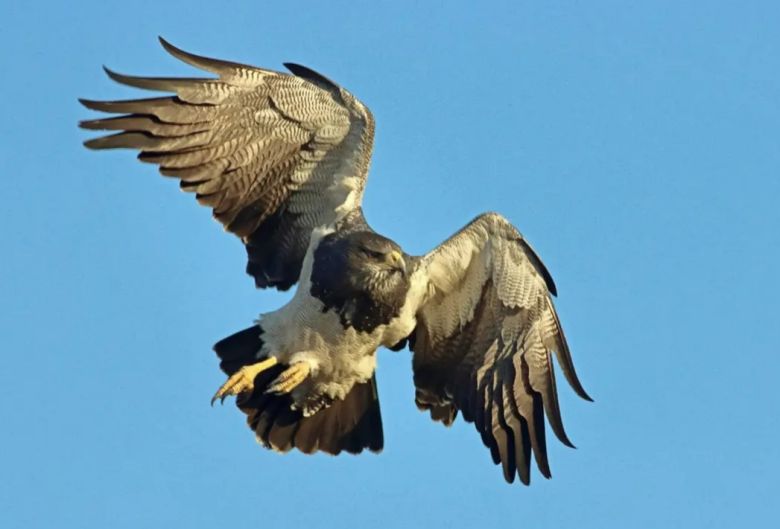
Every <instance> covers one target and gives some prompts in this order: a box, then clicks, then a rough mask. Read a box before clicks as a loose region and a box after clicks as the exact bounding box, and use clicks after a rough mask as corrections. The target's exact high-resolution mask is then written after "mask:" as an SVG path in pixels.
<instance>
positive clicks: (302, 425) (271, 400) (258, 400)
mask: <svg viewBox="0 0 780 529" xmlns="http://www.w3.org/2000/svg"><path fill="white" fill-rule="evenodd" d="M262 334H263V330H262V329H261V328H260V327H259V326H257V325H255V326H252V327H250V328H248V329H244V330H243V331H239V332H237V333H235V334H233V335H231V336H228V337H227V338H225V339H223V340H220V341H219V342H217V343H216V344H215V345H214V351H216V353H217V356H219V358H220V364H219V367H220V368H221V369H222V370H223V371H224V372H225V373H227V374H228V375H232V374H233V373H235V372H236V371H238V370H239V369H240V368H241V367H242V366H245V365H249V364H253V363H255V362H257V361H258V360H257V356H256V353H257V351H259V350H260V348H261V347H262V346H263V340H262ZM287 367H288V366H286V365H283V364H277V365H275V366H273V367H272V368H271V369H268V370H267V371H264V372H262V373H260V374H259V375H257V378H255V387H254V390H253V391H252V393H251V394H243V395H240V396H239V397H238V399H236V405H237V406H238V408H239V409H240V410H241V411H243V412H244V413H246V414H247V423H248V424H249V427H250V428H252V430H253V431H254V432H255V437H257V440H258V441H259V442H261V443H262V444H263V446H265V447H266V448H271V449H273V450H277V451H280V452H287V451H289V450H291V449H293V448H297V449H298V450H300V451H301V452H304V453H306V454H312V453H314V452H316V451H317V450H322V451H323V452H327V453H328V454H333V455H338V454H339V453H340V452H341V451H342V450H344V451H347V452H349V453H351V454H359V453H360V452H362V451H363V449H364V448H368V449H369V450H371V451H372V452H380V451H381V450H382V447H383V446H384V434H383V432H382V416H381V413H380V410H379V396H378V394H377V389H376V376H374V377H372V378H371V380H369V381H367V382H364V383H362V384H356V385H355V386H354V387H353V388H352V390H351V391H350V392H349V393H348V394H347V396H346V397H345V398H344V400H336V401H334V402H332V403H331V404H330V406H328V407H326V408H323V409H321V410H320V411H318V412H317V413H315V414H314V415H311V416H309V417H304V416H303V414H302V413H301V412H300V411H299V410H294V409H293V408H292V399H291V398H290V396H289V395H269V394H266V393H265V390H266V388H267V387H268V385H269V384H270V383H271V382H272V381H273V380H274V379H275V378H276V377H277V376H278V375H279V374H280V373H281V372H282V371H284V370H285V369H286V368H287Z"/></svg>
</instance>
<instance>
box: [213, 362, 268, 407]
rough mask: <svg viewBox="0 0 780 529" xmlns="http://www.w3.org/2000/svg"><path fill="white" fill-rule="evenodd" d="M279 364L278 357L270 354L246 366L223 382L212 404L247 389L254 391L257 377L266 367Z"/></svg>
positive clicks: (223, 400)
mask: <svg viewBox="0 0 780 529" xmlns="http://www.w3.org/2000/svg"><path fill="white" fill-rule="evenodd" d="M276 364H277V360H276V358H274V357H273V356H269V357H268V358H266V359H265V360H263V361H261V362H257V363H256V364H251V365H248V366H244V367H242V368H241V369H239V370H238V371H236V372H235V373H233V374H232V375H230V377H229V378H228V379H227V381H226V382H225V383H224V384H222V385H221V386H220V387H219V389H218V390H217V392H216V393H214V396H213V397H211V405H212V406H213V405H214V401H215V400H217V399H220V400H221V402H225V399H226V398H227V397H228V396H230V395H238V394H239V393H243V392H245V391H252V389H253V388H254V387H255V377H256V376H257V375H258V374H260V373H262V372H263V371H265V370H266V369H268V368H270V367H272V366H274V365H276Z"/></svg>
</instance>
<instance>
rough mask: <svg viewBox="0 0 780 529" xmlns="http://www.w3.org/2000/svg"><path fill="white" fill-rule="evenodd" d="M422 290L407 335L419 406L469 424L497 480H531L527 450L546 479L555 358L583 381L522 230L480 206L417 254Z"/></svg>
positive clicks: (574, 380) (559, 429) (555, 420)
mask: <svg viewBox="0 0 780 529" xmlns="http://www.w3.org/2000/svg"><path fill="white" fill-rule="evenodd" d="M420 266H421V270H422V273H423V274H425V277H424V279H423V280H425V281H427V283H428V284H427V293H426V295H425V296H424V299H423V301H422V302H421V305H420V307H419V309H418V311H417V327H416V328H415V330H414V332H413V334H412V336H410V349H411V350H412V352H413V360H412V365H413V371H414V383H415V387H416V403H417V406H418V408H420V409H422V410H429V411H430V414H431V418H432V419H433V420H436V421H441V422H443V423H444V424H445V425H449V424H451V423H452V421H453V420H454V419H455V417H456V416H457V414H458V412H460V413H461V414H462V415H463V418H464V420H466V421H467V422H473V423H474V424H475V426H476V428H477V430H478V431H479V433H480V434H481V436H482V440H483V442H484V444H485V446H487V447H488V448H489V449H490V452H491V455H492V457H493V461H494V463H495V464H501V465H502V468H503V472H504V478H505V479H506V481H507V482H510V483H511V482H513V481H514V478H515V475H517V476H519V478H520V481H521V482H523V483H524V484H526V485H528V484H529V483H530V460H531V454H533V457H534V459H535V460H536V463H537V466H538V468H539V471H540V472H541V474H542V475H544V476H545V477H547V478H549V477H550V476H551V473H550V467H549V463H548V458H547V447H546V439H545V420H544V417H545V416H546V417H547V421H548V422H549V424H550V427H551V429H552V431H553V433H555V435H556V437H558V439H559V440H560V441H561V442H562V443H563V444H565V445H567V446H571V447H573V444H572V443H571V441H569V438H568V436H567V435H566V432H565V430H564V428H563V421H562V419H561V413H560V408H559V405H558V396H557V390H556V385H555V373H554V369H553V362H552V356H553V354H555V356H556V357H557V361H558V364H559V366H560V367H561V369H562V371H563V373H564V375H565V377H566V379H567V381H568V382H569V384H570V385H571V386H572V388H573V389H574V391H575V392H576V393H577V395H579V396H580V397H582V398H583V399H586V400H592V399H591V398H590V396H588V394H587V393H586V392H585V390H584V389H583V387H582V384H581V383H580V381H579V379H578V377H577V374H576V372H575V370H574V364H573V363H572V359H571V353H570V351H569V347H568V344H567V343H566V338H565V336H564V334H563V330H562V328H561V325H560V322H559V320H558V315H557V313H556V311H555V307H554V305H553V302H552V298H551V293H552V291H553V290H554V286H553V284H552V279H551V278H550V274H549V273H548V272H547V270H546V269H545V268H544V265H543V264H542V262H541V260H540V259H539V258H538V256H537V255H536V253H534V252H533V250H532V249H531V247H530V246H529V245H528V244H527V243H526V241H525V239H524V238H523V237H522V235H521V234H520V233H519V232H518V231H517V230H516V229H515V228H514V227H513V226H512V225H511V224H510V223H509V222H508V221H507V220H506V219H505V218H503V217H502V216H501V215H498V214H496V213H486V214H483V215H481V216H479V217H477V218H476V219H474V220H473V221H472V222H471V223H469V224H468V225H467V226H466V227H464V228H463V229H462V230H460V231H459V232H458V233H456V234H455V235H454V236H452V237H451V238H450V239H448V240H447V241H445V242H444V243H442V244H441V245H440V246H438V247H437V248H436V249H435V250H433V251H432V252H430V253H429V254H427V255H426V256H424V257H423V258H422V261H421V265H420Z"/></svg>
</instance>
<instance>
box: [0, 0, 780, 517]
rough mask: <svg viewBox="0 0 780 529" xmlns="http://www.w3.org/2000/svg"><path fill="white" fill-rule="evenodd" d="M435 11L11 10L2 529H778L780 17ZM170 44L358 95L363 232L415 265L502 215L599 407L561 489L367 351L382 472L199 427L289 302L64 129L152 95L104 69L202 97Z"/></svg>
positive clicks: (3, 162) (4, 44)
mask: <svg viewBox="0 0 780 529" xmlns="http://www.w3.org/2000/svg"><path fill="white" fill-rule="evenodd" d="M419 4H422V3H418V2H414V3H412V2H399V1H393V2H373V3H371V4H370V7H369V3H368V2H365V3H360V5H359V3H358V2H354V1H338V2H334V1H328V2H289V3H288V2H271V3H268V2H241V3H239V4H236V5H234V6H233V7H229V8H228V7H222V5H223V4H222V3H215V2H197V1H187V2H165V3H162V2H160V3H158V2H149V1H134V2H122V3H118V4H116V5H110V3H107V2H97V1H85V2H80V3H77V4H74V3H64V2H33V3H26V2H13V1H12V2H5V3H3V6H2V8H0V14H1V15H2V16H1V17H0V47H1V48H2V50H3V52H2V54H0V64H1V65H2V74H3V81H2V82H1V83H0V96H1V97H0V105H1V106H2V119H0V130H1V131H2V142H0V173H2V179H3V183H4V184H3V206H2V208H0V248H2V259H0V299H2V300H3V303H2V305H1V306H0V336H2V339H3V350H4V351H3V357H4V361H3V367H2V370H0V393H1V394H2V397H3V398H2V399H1V400H2V404H0V424H1V425H2V426H0V428H2V435H1V436H0V473H1V474H2V479H1V480H0V526H2V527H28V528H39V527H40V528H48V527H79V528H105V527H111V528H137V527H163V526H164V525H168V526H171V527H187V528H201V527H203V528H207V527H208V528H215V527H233V526H236V525H239V524H240V525H241V527H307V526H308V527H318V528H320V527H324V528H331V527H333V528H335V527H349V526H361V527H409V526H417V527H432V528H435V527H446V528H448V529H455V528H458V527H475V526H476V525H475V524H477V523H479V524H484V525H482V526H483V527H491V526H498V525H499V524H501V525H502V526H504V527H533V528H545V527H555V528H559V527H572V526H576V527H579V528H583V529H584V528H591V527H593V528H604V527H619V528H625V527H643V528H654V527H659V528H661V527H663V528H668V527H686V528H689V527H737V526H739V525H743V526H744V525H746V524H753V525H755V526H767V524H769V520H771V519H775V520H776V518H777V511H778V509H777V500H776V494H777V491H778V480H777V475H778V473H780V456H778V452H779V450H778V441H780V424H778V413H777V409H778V406H779V405H780V397H778V390H777V380H778V375H780V347H779V346H780V339H779V338H778V334H779V333H778V324H777V321H776V318H777V317H778V312H779V311H778V302H777V300H778V298H779V297H780V287H779V285H778V279H777V278H778V273H777V266H778V265H777V261H778V257H780V235H779V232H780V213H778V210H779V209H780V208H779V206H778V200H779V199H780V183H778V177H779V176H780V143H778V141H780V140H779V138H780V103H779V101H780V68H778V66H780V62H778V61H779V59H778V58H779V57H780V32H778V23H780V7H778V4H777V3H776V2H769V1H767V2H758V1H757V2H749V3H743V4H749V5H740V6H739V7H736V6H737V3H736V2H680V1H653V2H625V1H617V0H614V1H609V2H607V1H596V2H545V3H544V4H545V6H544V7H540V6H539V5H538V4H539V3H538V2H533V3H532V2H503V3H500V2H480V3H479V5H480V7H478V8H476V7H473V6H474V5H476V2H449V1H448V2H426V3H425V5H424V6H423V5H419ZM225 5H227V4H225ZM361 6H365V7H361ZM157 35H163V36H165V37H166V38H168V39H169V40H171V42H173V43H174V44H176V45H178V46H181V47H183V48H184V49H187V50H190V51H193V52H196V53H200V54H205V55H211V56H216V57H221V58H226V59H233V60H238V61H242V62H249V63H253V64H258V65H263V66H268V67H272V68H277V67H281V63H282V62H283V61H294V62H300V63H303V64H306V65H309V66H311V67H313V68H315V69H317V70H319V71H321V72H323V73H325V74H326V75H328V76H329V77H331V78H332V79H334V80H336V81H338V82H340V83H341V84H343V85H344V86H346V87H348V88H349V89H350V90H351V91H352V92H353V93H355V94H356V95H357V96H358V97H360V98H361V99H362V100H363V101H364V102H365V103H366V104H367V105H369V106H370V108H371V109H372V110H373V112H374V114H375V116H376V120H377V123H378V129H377V137H376V149H375V156H374V162H373V166H372V171H371V177H370V179H369V185H368V189H367V194H366V198H365V204H364V205H365V209H366V212H367V216H368V218H369V220H370V221H371V222H372V224H373V225H374V227H375V228H376V229H378V230H379V231H381V232H383V233H385V234H387V235H389V236H390V237H392V238H394V239H395V240H397V241H398V242H399V243H401V244H402V245H403V246H404V247H405V249H406V250H407V251H409V252H410V253H422V252H424V251H427V250H428V249H430V248H432V247H433V246H435V245H436V244H438V243H439V242H441V241H442V240H443V239H444V238H445V237H447V236H448V235H450V234H451V233H452V232H454V231H455V230H456V229H458V228H460V227H461V226H462V225H463V224H464V223H465V222H467V221H468V220H469V219H471V218H472V217H473V216H475V215H476V214H477V213H479V212H482V211H485V210H497V211H500V212H501V213H503V214H504V215H506V216H507V217H508V218H509V219H510V220H511V221H513V222H514V223H515V224H516V225H517V226H518V227H519V228H520V230H521V231H522V232H523V233H524V234H525V235H526V236H527V237H528V238H529V239H530V241H531V242H532V243H533V244H534V246H535V247H536V249H537V250H538V251H539V253H540V254H541V256H542V258H543V259H544V261H545V262H546V264H547V266H548V267H549V269H550V270H551V271H552V274H553V276H554V278H555V280H556V282H557V283H558V290H559V292H560V296H559V299H558V307H559V311H560V314H561V318H562V320H563V323H564V326H565V329H566V331H567V334H568V336H569V339H570V342H571V346H572V349H573V354H574V359H575V363H576V365H577V367H578V369H579V373H580V375H581V378H582V380H583V382H584V384H585V387H586V388H587V389H588V391H589V392H590V393H591V394H592V395H593V396H594V397H595V399H596V402H595V404H589V403H586V402H583V401H581V400H579V399H578V398H576V397H575V396H574V394H573V392H571V391H570V390H569V388H568V387H567V386H565V385H564V384H563V383H561V384H560V387H559V392H560V394H561V401H562V403H561V404H562V408H563V414H564V420H565V422H566V426H567V430H568V432H569V434H570V436H571V437H572V440H573V441H574V442H575V444H577V446H578V449H577V450H571V449H567V448H565V447H563V446H561V445H559V444H555V443H551V447H550V460H551V464H552V470H553V479H552V480H550V481H547V480H544V479H543V478H541V477H540V476H539V474H538V473H535V474H534V475H533V477H532V485H531V487H530V488H525V487H522V486H518V485H514V486H509V485H507V484H505V483H504V482H503V480H502V477H501V472H500V470H499V469H498V468H497V467H494V466H493V465H492V463H491V462H490V458H489V454H488V452H487V450H486V449H485V448H484V447H483V446H482V444H481V441H480V440H479V437H478V435H477V434H476V433H475V432H474V431H473V426H472V425H466V424H464V423H462V422H459V423H457V424H456V425H455V426H454V427H453V428H451V429H449V430H447V429H445V428H443V427H441V426H440V425H436V424H433V423H431V422H430V421H429V419H428V418H427V417H426V416H425V415H423V414H421V413H419V412H418V411H417V410H416V409H415V406H414V404H413V387H412V381H411V369H410V355H409V353H408V351H404V352H400V353H391V352H388V351H383V352H381V353H380V358H379V360H380V367H379V388H380V395H381V400H382V411H383V417H384V425H385V438H386V447H385V451H384V453H382V454H381V455H380V456H373V455H363V456H360V457H348V456H341V457H338V458H332V457H328V456H322V455H319V456H315V457H306V456H302V455H299V454H290V455H287V456H280V455H277V454H274V453H271V452H268V451H265V450H263V449H261V448H259V447H258V446H256V444H255V442H254V440H253V437H252V435H251V433H250V431H249V430H248V429H247V428H246V427H245V425H244V419H243V416H242V415H241V414H240V413H239V412H238V411H237V410H236V409H235V408H234V407H233V406H232V405H231V406H225V407H224V408H215V409H212V408H210V407H209V405H208V401H209V398H210V397H211V395H212V393H213V391H214V390H215V389H216V387H217V386H218V385H219V384H221V383H222V381H223V376H222V374H221V373H220V372H219V370H218V369H217V361H216V359H215V358H214V356H213V354H212V352H211V345H212V343H213V342H214V341H216V340H217V339H219V338H221V337H223V336H224V335H226V334H228V333H230V332H232V331H234V330H237V329H239V328H242V327H243V326H245V325H247V324H249V323H250V322H251V320H252V319H253V318H254V317H255V316H256V315H257V313H259V312H264V311H269V310H272V309H274V308H276V307H278V306H279V305H280V304H281V303H282V302H283V301H284V299H286V297H285V296H283V295H279V294H275V293H269V292H263V291H256V290H254V288H253V286H252V281H251V279H250V278H248V277H247V276H245V275H244V273H243V268H244V251H243V249H242V247H241V245H240V244H239V242H238V241H237V240H234V239H233V238H231V237H230V236H227V235H225V234H223V233H222V232H221V229H220V228H219V226H218V225H217V224H216V223H215V222H214V221H212V220H211V219H210V215H209V213H208V211H207V210H205V209H203V208H199V207H197V206H196V205H195V202H194V200H192V197H191V196H189V195H185V194H182V193H180V192H179V191H178V189H177V186H176V183H175V182H173V181H170V180H166V179H164V178H162V177H160V176H158V175H157V173H156V171H155V170H154V168H153V167H151V166H148V165H143V164H139V163H137V162H136V161H135V160H134V156H133V155H132V154H131V153H129V152H111V153H94V152H88V151H87V150H86V149H84V148H82V146H81V142H82V141H83V140H84V139H86V138H87V137H89V134H88V133H86V132H85V131H80V130H78V129H77V128H76V122H77V121H78V120H79V119H84V118H87V117H90V116H92V114H91V113H89V112H88V111H86V110H85V109H82V108H81V107H80V106H79V105H78V104H77V102H76V98H77V97H89V98H108V99H118V98H125V97H131V96H142V97H148V93H143V92H137V91H133V90H131V89H128V88H124V87H120V86H118V85H116V84H114V83H112V82H110V81H109V80H107V79H106V78H105V76H104V75H103V73H102V71H101V69H100V66H101V65H102V64H106V65H109V66H111V67H112V68H115V69H117V70H119V71H122V72H127V73H136V74H157V75H171V74H173V75H179V74H184V75H187V74H191V73H192V71H191V70H190V69H189V68H188V67H186V66H185V65H182V64H180V63H178V62H177V61H175V60H174V59H173V58H171V57H169V56H167V55H166V54H165V53H164V52H163V50H162V49H161V48H160V47H159V45H158V43H157ZM345 520H346V521H345ZM410 524H411V525H410ZM507 524H508V525H507Z"/></svg>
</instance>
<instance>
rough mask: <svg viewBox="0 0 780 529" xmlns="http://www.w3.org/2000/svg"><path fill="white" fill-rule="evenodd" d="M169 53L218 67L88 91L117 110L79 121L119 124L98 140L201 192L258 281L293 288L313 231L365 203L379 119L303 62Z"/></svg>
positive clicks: (100, 126)
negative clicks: (130, 95)
mask: <svg viewBox="0 0 780 529" xmlns="http://www.w3.org/2000/svg"><path fill="white" fill-rule="evenodd" d="M160 42H161V43H162V45H163V47H164V48H165V49H166V50H167V51H168V52H169V53H171V55H173V56H174V57H176V58H178V59H181V60H182V61H184V62H186V63H188V64H191V65H193V66H196V67H199V68H201V69H203V70H206V71H208V72H212V73H214V74H217V75H218V77H217V78H150V77H130V76H126V75H121V74H118V73H115V72H112V71H110V70H108V69H106V72H107V73H108V75H109V76H110V77H111V78H112V79H114V80H115V81H118V82H120V83H122V84H126V85H129V86H134V87H138V88H143V89H149V90H158V91H162V92H172V93H175V94H176V95H174V96H169V97H158V98H152V99H136V100H128V101H89V100H81V102H82V103H83V104H84V106H86V107H87V108H90V109H93V110H99V111H102V112H111V113H115V114H122V115H120V116H117V117H111V118H108V119H94V120H88V121H83V122H81V123H80V126H81V127H83V128H86V129H96V130H118V131H121V132H119V133H117V134H113V135H110V136H104V137H100V138H96V139H93V140H89V141H87V142H85V145H86V146H87V147H89V148H92V149H112V148H131V149H138V150H139V151H140V154H139V159H140V160H142V161H144V162H151V163H155V164H157V165H159V166H160V172H161V173H162V174H164V175H166V176H172V177H176V178H178V179H180V180H181V188H182V189H183V190H185V191H191V192H194V193H196V197H197V199H198V201H199V202H200V203H201V204H203V205H206V206H210V207H211V208H212V209H213V212H214V217H215V218H216V219H217V220H219V221H220V222H221V223H222V224H223V225H224V226H225V229H227V230H228V231H230V232H233V233H235V234H236V235H238V236H239V237H240V238H241V239H242V241H243V242H244V244H245V245H246V249H247V254H248V260H249V263H248V264H247V273H249V274H250V275H252V276H253V277H254V278H255V284H256V285H257V286H258V287H277V288H279V289H287V288H289V287H290V286H292V285H293V284H294V283H295V282H296V281H297V280H298V276H299V274H300V269H301V263H302V261H303V256H304V254H305V252H306V248H307V247H308V243H309V237H310V234H311V231H312V229H313V228H314V227H316V226H321V225H325V224H330V223H332V222H335V221H337V220H339V219H341V218H342V217H344V216H346V215H348V214H350V213H352V214H353V215H356V216H357V217H359V219H360V220H362V212H361V211H360V202H361V200H362V196H363V188H364V186H365V182H366V176H367V173H368V166H369V160H370V157H371V150H372V146H373V137H374V120H373V117H372V116H371V113H370V112H369V110H368V109H367V108H366V107H365V106H364V105H363V104H362V103H360V102H359V101H358V100H357V99H355V98H354V97H353V96H352V95H351V94H350V93H349V92H347V91H346V90H344V89H343V88H340V87H339V86H337V85H336V84H334V83H333V82H331V81H329V80H328V79H326V78H325V77H323V76H322V75H320V74H318V73H316V72H314V71H312V70H309V69H308V68H305V67H303V66H299V65H294V64H286V65H285V66H287V68H288V69H289V70H290V71H291V72H292V73H293V74H294V75H288V74H282V73H278V72H273V71H270V70H265V69H261V68H256V67H253V66H246V65H243V64H237V63H232V62H226V61H221V60H216V59H209V58H205V57H200V56H197V55H192V54H190V53H186V52H184V51H182V50H180V49H178V48H175V47H174V46H172V45H171V44H169V43H167V42H166V41H165V40H163V39H160Z"/></svg>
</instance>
